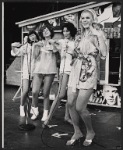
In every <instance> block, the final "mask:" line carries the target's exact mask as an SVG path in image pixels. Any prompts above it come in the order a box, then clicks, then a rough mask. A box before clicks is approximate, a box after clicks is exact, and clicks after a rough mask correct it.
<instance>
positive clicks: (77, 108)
mask: <svg viewBox="0 0 123 150" xmlns="http://www.w3.org/2000/svg"><path fill="white" fill-rule="evenodd" d="M76 111H77V112H78V113H79V114H80V115H82V114H83V113H85V111H84V108H83V107H81V106H79V105H76Z"/></svg>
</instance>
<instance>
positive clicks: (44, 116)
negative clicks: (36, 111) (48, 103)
mask: <svg viewBox="0 0 123 150" xmlns="http://www.w3.org/2000/svg"><path fill="white" fill-rule="evenodd" d="M47 118H48V110H45V109H44V112H43V117H42V119H41V121H45V120H46V119H47Z"/></svg>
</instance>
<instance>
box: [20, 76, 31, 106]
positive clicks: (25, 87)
mask: <svg viewBox="0 0 123 150" xmlns="http://www.w3.org/2000/svg"><path fill="white" fill-rule="evenodd" d="M28 86H29V80H28V79H23V87H22V91H23V92H22V97H21V101H20V105H21V106H24V104H25V102H26V100H27V95H28V89H29V87H28Z"/></svg>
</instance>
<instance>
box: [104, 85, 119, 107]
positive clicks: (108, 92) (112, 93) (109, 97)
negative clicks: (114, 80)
mask: <svg viewBox="0 0 123 150" xmlns="http://www.w3.org/2000/svg"><path fill="white" fill-rule="evenodd" d="M103 96H104V99H106V102H107V104H108V105H111V106H113V105H115V104H116V100H117V96H118V92H117V88H116V87H112V86H105V87H104V89H103Z"/></svg>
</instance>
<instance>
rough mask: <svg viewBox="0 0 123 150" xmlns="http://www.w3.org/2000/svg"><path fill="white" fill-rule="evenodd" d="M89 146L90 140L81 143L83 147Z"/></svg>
mask: <svg viewBox="0 0 123 150" xmlns="http://www.w3.org/2000/svg"><path fill="white" fill-rule="evenodd" d="M91 144H92V139H90V140H87V139H85V141H84V142H83V145H84V146H90V145H91Z"/></svg>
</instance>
